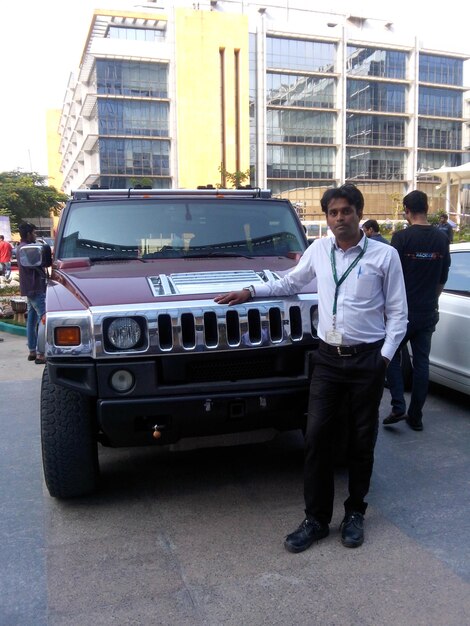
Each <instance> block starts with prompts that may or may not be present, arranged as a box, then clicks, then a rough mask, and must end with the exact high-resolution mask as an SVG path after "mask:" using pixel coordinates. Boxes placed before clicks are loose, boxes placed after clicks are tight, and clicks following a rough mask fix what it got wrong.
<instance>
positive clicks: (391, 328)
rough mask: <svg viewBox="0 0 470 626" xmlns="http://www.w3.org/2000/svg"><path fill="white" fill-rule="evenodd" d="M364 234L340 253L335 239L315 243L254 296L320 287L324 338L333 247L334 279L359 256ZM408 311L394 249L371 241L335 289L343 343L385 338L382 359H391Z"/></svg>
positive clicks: (329, 310) (332, 291)
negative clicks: (297, 261)
mask: <svg viewBox="0 0 470 626" xmlns="http://www.w3.org/2000/svg"><path fill="white" fill-rule="evenodd" d="M365 241H366V236H365V235H363V236H362V238H361V240H360V241H359V243H358V244H357V245H356V246H353V247H352V248H349V249H348V250H346V251H343V250H342V249H341V248H339V247H338V245H337V244H336V240H335V239H334V238H330V237H326V238H324V239H316V240H315V241H314V242H313V243H312V244H311V245H310V246H309V247H308V248H307V250H306V251H305V253H304V254H303V256H302V258H301V259H300V261H299V263H298V264H297V265H296V267H294V268H293V269H292V270H291V271H290V272H289V273H288V274H286V275H285V276H283V277H282V278H281V279H280V280H275V281H270V282H268V283H266V284H265V285H257V286H256V297H263V296H271V295H273V296H289V295H293V294H296V293H299V292H300V291H301V290H302V288H303V287H304V286H305V285H307V284H309V283H310V282H311V281H312V280H313V279H314V278H316V279H317V284H318V312H319V324H318V336H319V337H320V339H322V340H323V341H326V340H327V333H328V331H331V330H332V329H333V303H334V295H335V289H336V283H335V280H334V277H333V267H332V262H331V248H332V246H333V250H334V257H335V262H336V274H337V278H338V280H340V279H341V276H342V275H343V274H344V272H345V271H346V270H347V269H348V267H349V266H350V265H351V263H353V262H354V260H355V259H356V257H357V256H358V255H359V254H360V253H361V251H362V249H363V247H364V243H365ZM407 315H408V308H407V304H406V291H405V282H404V280H403V272H402V268H401V263H400V257H399V256H398V253H397V251H396V250H395V249H394V248H393V247H392V246H384V244H383V243H380V242H378V241H374V240H371V239H369V240H368V242H367V247H366V251H365V253H364V255H363V257H362V258H361V259H360V260H359V262H358V264H357V265H356V267H354V269H353V270H352V271H351V272H350V274H349V275H348V277H347V278H346V279H345V280H344V282H343V283H342V284H341V285H340V287H339V292H338V300H337V314H336V330H337V331H338V332H340V333H341V335H342V342H341V343H342V345H346V346H352V345H355V344H358V343H374V342H375V341H379V340H380V339H385V341H384V345H383V347H382V356H384V357H386V358H387V359H389V360H391V358H392V357H393V355H394V354H395V352H396V350H397V348H398V346H399V345H400V342H401V340H402V339H403V337H404V336H405V332H406V326H407V323H408V320H407Z"/></svg>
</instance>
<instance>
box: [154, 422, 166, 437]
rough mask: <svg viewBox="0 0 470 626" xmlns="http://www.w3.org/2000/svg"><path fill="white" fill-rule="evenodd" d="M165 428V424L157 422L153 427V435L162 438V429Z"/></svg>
mask: <svg viewBox="0 0 470 626" xmlns="http://www.w3.org/2000/svg"><path fill="white" fill-rule="evenodd" d="M164 428H165V424H161V425H159V424H155V426H153V427H152V430H153V433H152V437H153V438H154V439H160V438H161V436H162V432H161V431H162V430H164Z"/></svg>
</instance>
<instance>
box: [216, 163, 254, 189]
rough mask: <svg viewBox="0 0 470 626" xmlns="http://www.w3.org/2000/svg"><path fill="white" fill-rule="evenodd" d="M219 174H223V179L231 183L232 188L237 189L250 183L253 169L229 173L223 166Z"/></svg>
mask: <svg viewBox="0 0 470 626" xmlns="http://www.w3.org/2000/svg"><path fill="white" fill-rule="evenodd" d="M219 172H220V173H221V174H222V179H223V180H225V181H226V183H227V182H229V183H231V185H232V187H234V188H235V189H237V188H238V187H241V186H242V185H243V183H246V182H247V181H248V183H249V182H250V176H251V167H249V168H248V169H246V170H236V171H235V172H228V171H227V170H226V169H225V168H223V167H222V166H220V167H219Z"/></svg>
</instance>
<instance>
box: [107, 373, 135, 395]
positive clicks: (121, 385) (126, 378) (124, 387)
mask: <svg viewBox="0 0 470 626" xmlns="http://www.w3.org/2000/svg"><path fill="white" fill-rule="evenodd" d="M133 386H134V376H133V375H132V374H131V373H130V372H129V371H128V370H116V371H115V372H114V373H113V375H112V376H111V387H112V388H113V389H114V390H115V391H119V392H121V393H123V392H125V391H129V389H131V388H132V387H133Z"/></svg>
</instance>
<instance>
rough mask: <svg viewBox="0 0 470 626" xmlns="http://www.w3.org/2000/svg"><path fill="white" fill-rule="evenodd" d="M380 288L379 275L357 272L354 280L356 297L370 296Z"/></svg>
mask: <svg viewBox="0 0 470 626" xmlns="http://www.w3.org/2000/svg"><path fill="white" fill-rule="evenodd" d="M379 288H380V277H379V276H378V275H377V274H359V276H358V277H357V280H356V290H355V293H354V295H355V296H356V298H371V297H372V296H374V295H375V294H376V293H377V292H378V290H379Z"/></svg>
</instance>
